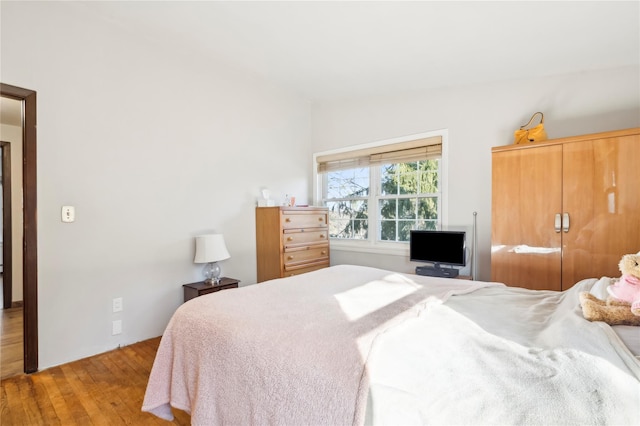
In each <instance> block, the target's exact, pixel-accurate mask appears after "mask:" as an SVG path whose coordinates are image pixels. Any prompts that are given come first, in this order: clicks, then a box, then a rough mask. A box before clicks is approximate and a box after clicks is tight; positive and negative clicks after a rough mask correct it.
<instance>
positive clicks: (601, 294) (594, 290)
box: [589, 277, 617, 300]
mask: <svg viewBox="0 0 640 426" xmlns="http://www.w3.org/2000/svg"><path fill="white" fill-rule="evenodd" d="M616 279H617V278H609V277H602V278H600V279H599V280H598V281H596V282H595V284H593V287H591V290H589V293H591V294H593V295H594V296H595V297H597V298H598V299H600V300H607V297H609V293H608V292H607V287H609V286H610V285H611V283H612V282H613V281H614V280H616Z"/></svg>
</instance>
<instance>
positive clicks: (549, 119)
mask: <svg viewBox="0 0 640 426" xmlns="http://www.w3.org/2000/svg"><path fill="white" fill-rule="evenodd" d="M639 75H640V69H639V68H638V67H637V66H635V67H625V68H619V69H610V70H603V71H597V72H582V73H578V74H570V75H560V76H553V77H547V78H540V79H535V80H527V81H506V82H497V83H494V84H487V85H478V86H469V87H451V88H444V89H439V90H431V91H425V92H422V93H410V94H400V95H397V96H394V97H377V98H370V99H354V100H346V101H342V102H327V103H322V104H317V105H314V108H313V125H312V126H313V127H312V134H313V139H312V140H313V142H312V145H313V147H312V148H313V152H321V151H327V150H331V149H336V148H342V147H347V146H351V145H358V144H362V143H369V142H374V141H380V140H385V139H393V138H396V137H400V136H404V135H411V134H416V133H422V132H427V131H432V130H437V129H448V130H449V176H448V179H449V194H448V195H449V203H448V209H449V217H448V223H449V225H450V226H471V224H472V222H473V212H474V211H477V212H478V217H477V219H478V255H479V256H478V268H477V270H478V279H482V280H490V278H491V253H490V245H491V147H493V146H498V145H508V144H510V143H512V142H513V131H514V130H515V129H517V128H518V127H519V126H521V125H522V124H524V123H526V122H527V121H528V120H529V118H530V116H531V114H532V113H534V112H536V111H543V112H544V114H545V127H546V129H547V133H548V135H549V137H550V138H558V137H565V136H573V135H580V134H587V133H595V132H601V131H608V130H616V129H624V128H629V127H638V126H640V79H639V78H638V76H639ZM331 257H332V259H331V263H332V264H342V263H357V264H363V265H370V266H381V267H385V268H388V269H392V270H398V271H403V272H410V271H411V270H413V268H414V267H415V264H410V263H409V262H408V260H407V259H406V258H405V257H401V256H379V255H375V254H362V253H353V252H347V251H338V250H332V252H331Z"/></svg>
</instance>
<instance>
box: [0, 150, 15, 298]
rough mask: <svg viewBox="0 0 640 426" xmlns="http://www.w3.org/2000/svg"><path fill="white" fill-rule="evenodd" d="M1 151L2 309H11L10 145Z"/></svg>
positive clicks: (11, 224) (11, 223) (11, 225)
mask: <svg viewBox="0 0 640 426" xmlns="http://www.w3.org/2000/svg"><path fill="white" fill-rule="evenodd" d="M0 149H1V150H2V309H10V308H12V307H13V237H12V235H13V222H12V206H11V143H9V142H5V141H0Z"/></svg>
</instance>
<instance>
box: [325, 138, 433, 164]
mask: <svg viewBox="0 0 640 426" xmlns="http://www.w3.org/2000/svg"><path fill="white" fill-rule="evenodd" d="M441 156H442V137H441V136H434V137H430V138H424V139H416V140H412V141H407V142H400V143H395V144H390V145H381V146H378V147H372V148H364V149H358V150H354V151H348V152H340V153H335V154H328V155H320V156H318V157H317V158H316V162H317V167H318V173H326V172H330V171H336V170H347V169H354V168H359V167H369V166H371V165H379V164H391V163H407V162H412V161H421V160H430V159H435V158H440V157H441Z"/></svg>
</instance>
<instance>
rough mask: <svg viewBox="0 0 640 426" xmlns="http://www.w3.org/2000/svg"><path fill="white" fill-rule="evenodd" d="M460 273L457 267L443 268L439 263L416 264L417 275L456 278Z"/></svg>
mask: <svg viewBox="0 0 640 426" xmlns="http://www.w3.org/2000/svg"><path fill="white" fill-rule="evenodd" d="M459 273H460V271H458V270H457V269H455V268H441V267H440V265H438V264H437V263H436V264H435V265H434V266H416V275H425V276H428V277H440V278H456V277H457V276H458V274H459Z"/></svg>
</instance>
